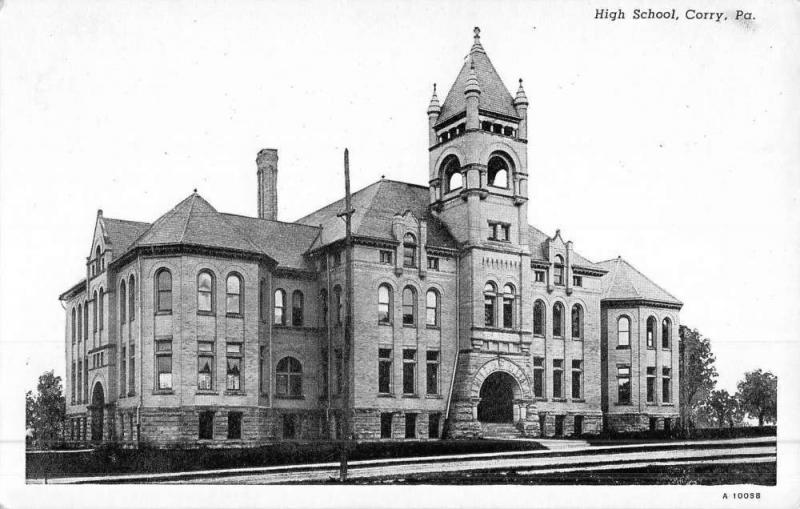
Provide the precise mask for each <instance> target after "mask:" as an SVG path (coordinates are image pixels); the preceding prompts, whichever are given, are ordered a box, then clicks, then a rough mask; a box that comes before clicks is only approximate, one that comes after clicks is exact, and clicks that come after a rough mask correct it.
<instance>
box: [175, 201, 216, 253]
mask: <svg viewBox="0 0 800 509" xmlns="http://www.w3.org/2000/svg"><path fill="white" fill-rule="evenodd" d="M191 198H192V203H191V204H190V205H189V213H188V214H186V223H185V224H184V225H183V233H181V237H180V239H179V240H178V242H183V239H184V237H186V230H188V229H189V221H191V219H192V212H194V204H195V202H196V201H197V193H193V194H192V195H191ZM209 205H211V204H210V203H209ZM211 208H214V207H211Z"/></svg>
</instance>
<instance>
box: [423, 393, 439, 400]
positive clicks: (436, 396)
mask: <svg viewBox="0 0 800 509" xmlns="http://www.w3.org/2000/svg"><path fill="white" fill-rule="evenodd" d="M425 398H426V399H442V395H441V394H426V395H425Z"/></svg>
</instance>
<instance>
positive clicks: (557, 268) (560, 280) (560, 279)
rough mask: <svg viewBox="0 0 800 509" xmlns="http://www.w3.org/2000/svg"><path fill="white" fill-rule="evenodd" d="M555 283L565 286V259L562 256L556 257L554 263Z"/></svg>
mask: <svg viewBox="0 0 800 509" xmlns="http://www.w3.org/2000/svg"><path fill="white" fill-rule="evenodd" d="M553 282H554V283H555V284H557V285H563V284H564V257H563V256H561V255H556V259H555V263H553Z"/></svg>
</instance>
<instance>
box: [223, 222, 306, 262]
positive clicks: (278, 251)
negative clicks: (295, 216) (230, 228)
mask: <svg viewBox="0 0 800 509" xmlns="http://www.w3.org/2000/svg"><path fill="white" fill-rule="evenodd" d="M222 216H224V218H225V219H226V220H227V221H228V222H229V223H231V224H232V225H234V226H235V227H236V228H238V229H239V231H241V232H242V233H244V234H245V235H247V236H248V237H249V238H250V240H252V241H253V242H254V243H255V244H256V245H257V246H258V247H259V248H260V249H261V250H262V251H263V252H264V253H266V254H268V255H269V256H270V257H272V258H273V259H275V261H277V262H278V266H279V267H287V268H291V269H300V270H308V269H311V267H310V266H309V264H308V263H307V262H306V260H305V258H304V257H303V254H304V253H305V252H306V251H308V250H309V249H311V246H312V244H313V243H314V240H315V239H316V238H317V237H318V236H319V232H320V230H319V227H316V226H307V225H304V224H297V223H284V222H281V221H270V220H268V219H259V218H257V217H247V216H239V215H235V214H225V213H223V214H222Z"/></svg>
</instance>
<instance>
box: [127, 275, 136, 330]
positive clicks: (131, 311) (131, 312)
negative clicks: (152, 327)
mask: <svg viewBox="0 0 800 509" xmlns="http://www.w3.org/2000/svg"><path fill="white" fill-rule="evenodd" d="M128 292H129V295H128V321H130V322H132V321H133V320H134V319H135V317H136V279H135V278H134V277H133V274H131V277H130V278H129V279H128Z"/></svg>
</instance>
